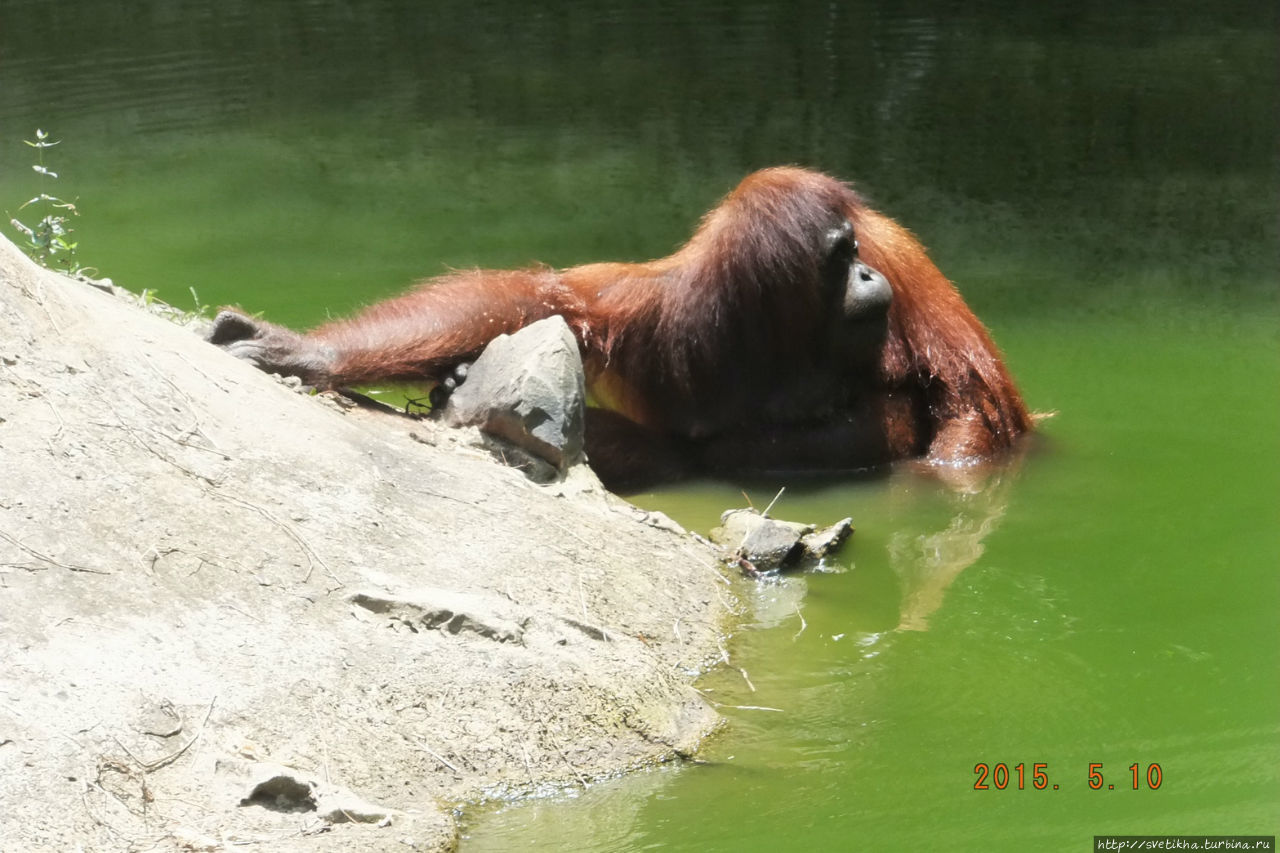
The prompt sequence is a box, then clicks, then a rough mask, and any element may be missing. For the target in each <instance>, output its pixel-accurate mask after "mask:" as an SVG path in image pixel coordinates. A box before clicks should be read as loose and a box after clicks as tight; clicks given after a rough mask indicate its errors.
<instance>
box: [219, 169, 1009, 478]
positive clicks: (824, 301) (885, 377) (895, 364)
mask: <svg viewBox="0 0 1280 853" xmlns="http://www.w3.org/2000/svg"><path fill="white" fill-rule="evenodd" d="M844 220H847V221H848V222H849V223H851V224H852V226H853V234H854V236H855V237H856V239H857V241H858V244H859V247H860V248H859V258H860V259H861V260H862V261H863V262H865V263H866V264H867V265H869V266H871V267H874V268H875V269H877V270H879V271H880V272H881V273H882V274H883V275H884V276H885V277H886V278H887V279H888V281H889V283H890V285H891V288H892V304H891V306H890V308H889V313H888V318H887V330H886V331H885V334H884V340H883V343H877V347H878V348H877V350H876V351H875V353H874V354H873V357H872V358H870V359H864V360H858V359H851V358H845V357H844V356H843V355H842V354H841V352H842V350H841V348H840V347H839V346H833V345H832V343H831V341H832V337H833V334H837V335H838V334H839V332H836V333H833V332H832V329H833V328H836V327H835V326H833V320H832V319H831V317H830V316H829V315H831V313H832V311H833V308H832V305H831V302H830V297H829V296H828V295H824V294H825V291H824V290H823V287H824V284H823V281H824V279H823V272H822V270H823V263H824V258H823V256H822V242H821V238H822V235H823V234H824V233H826V232H828V231H829V230H830V229H831V228H832V227H833V226H835V225H837V224H839V223H840V222H842V221H844ZM554 314H559V315H562V316H563V317H564V318H565V320H566V321H567V322H568V323H569V326H570V328H572V329H573V331H574V333H575V335H576V336H577V338H578V341H579V343H580V345H581V349H582V353H583V357H584V364H585V366H586V369H587V375H588V384H589V389H590V390H591V392H592V393H593V395H594V396H595V398H596V399H597V400H598V401H599V402H600V403H601V404H602V406H603V407H605V408H607V409H610V410H612V411H613V412H616V413H618V414H620V415H622V416H623V418H625V423H626V424H628V425H634V426H635V427H636V432H635V433H634V435H639V436H643V439H644V440H643V442H641V443H644V442H648V443H650V444H652V443H654V442H656V443H658V444H661V445H662V447H663V448H664V452H666V453H667V454H668V455H674V456H677V457H680V456H683V457H686V458H688V459H689V461H690V462H691V463H692V464H693V465H694V466H695V467H696V466H697V465H703V466H705V467H710V468H712V469H715V470H723V469H725V468H730V469H732V468H735V467H740V468H752V467H757V468H758V467H789V466H790V464H791V463H796V464H798V465H799V466H800V467H822V466H825V465H830V466H832V467H847V466H862V465H871V464H876V463H879V462H883V461H888V460H891V459H895V458H903V457H908V456H917V455H924V456H926V457H927V458H928V459H929V460H931V461H934V462H938V463H944V464H955V463H964V462H966V461H969V460H974V459H979V458H983V457H986V456H989V455H991V454H993V453H995V452H997V451H999V450H1001V449H1002V448H1005V447H1008V446H1009V445H1010V444H1011V443H1012V442H1013V441H1014V439H1015V438H1016V437H1017V436H1018V435H1020V434H1021V433H1023V432H1025V431H1027V430H1028V429H1030V426H1031V421H1030V418H1029V416H1028V413H1027V410H1026V408H1025V406H1024V405H1023V402H1022V399H1021V397H1020V396H1019V393H1018V391H1017V388H1016V387H1015V385H1014V383H1013V380H1012V378H1011V377H1010V375H1009V373H1008V371H1007V370H1006V368H1005V366H1004V364H1003V362H1002V359H1001V356H1000V353H999V352H998V351H997V349H996V347H995V345H994V344H993V343H992V341H991V338H990V336H989V335H988V334H987V331H986V329H985V328H984V327H983V326H982V324H981V323H980V322H979V321H978V319H977V318H976V317H975V316H974V315H973V313H972V312H971V311H970V310H969V308H968V307H967V306H966V305H965V303H964V301H963V300H962V299H961V297H960V295H959V293H958V292H957V291H956V289H955V287H954V286H953V285H952V284H951V282H949V281H948V280H947V279H946V278H945V277H944V276H943V275H942V273H941V272H940V271H939V270H938V269H937V267H936V266H934V264H933V262H932V261H930V259H929V257H928V255H927V254H926V253H925V250H924V248H923V247H922V246H921V245H920V243H919V242H918V241H917V240H916V239H915V238H914V237H913V236H912V235H911V233H910V232H909V231H907V230H906V229H905V228H903V227H901V226H900V225H898V224H897V223H896V222H894V221H893V220H892V219H890V218H888V217H887V216H884V215H883V214H880V213H878V212H876V211H875V210H873V209H871V208H870V207H868V206H867V205H866V204H865V203H864V202H863V201H862V199H861V198H860V197H859V196H858V195H857V194H856V193H855V192H854V191H853V190H852V189H851V188H850V187H848V186H847V185H846V184H844V183H842V182H840V181H837V180H835V179H833V178H831V177H828V176H826V175H823V174H820V173H817V172H813V171H809V170H805V169H800V168H794V167H782V168H774V169H765V170H762V171H760V172H756V173H754V174H752V175H750V176H748V177H747V178H746V179H745V180H744V181H743V182H742V183H741V184H740V185H739V186H738V187H737V188H736V189H734V190H733V192H731V193H730V194H729V195H728V196H726V197H725V199H724V200H723V201H722V202H721V203H720V204H719V205H718V206H717V207H716V208H715V209H713V210H712V211H711V212H710V213H708V214H707V215H706V216H705V217H704V218H703V220H702V223H701V225H700V226H699V228H698V229H697V231H696V232H695V233H694V235H693V237H692V238H691V239H690V240H689V242H688V243H687V244H686V245H684V246H683V247H682V248H680V249H679V250H677V251H676V252H675V253H674V254H672V255H670V256H669V257H666V258H662V259H659V260H655V261H651V262H648V263H639V264H627V263H603V264H589V265H586V266H580V267H572V268H569V269H564V270H553V269H549V268H536V269H529V270H519V271H508V272H499V271H486V270H473V271H464V272H456V273H451V274H449V275H446V276H443V277H441V278H437V279H434V280H432V281H429V282H426V283H425V284H424V285H422V286H421V287H419V288H418V289H415V290H413V291H411V292H409V293H407V294H405V295H403V296H400V297H398V298H396V299H392V300H389V301H386V302H383V303H380V304H377V305H374V306H372V307H370V308H369V309H367V310H366V311H364V312H363V313H361V314H359V315H358V316H356V317H355V318H354V319H351V320H342V321H337V322H334V323H330V324H328V325H325V326H322V327H320V328H318V329H316V330H315V331H313V332H311V333H310V334H308V335H306V336H298V335H295V334H294V333H291V332H288V331H287V330H283V329H280V328H279V327H274V326H271V325H270V324H265V323H258V322H257V321H246V322H251V323H252V328H251V331H252V333H253V338H254V340H255V341H258V342H259V349H258V350H257V351H255V352H251V353H247V354H246V353H245V352H241V353H240V354H242V355H245V356H246V357H249V358H251V359H253V360H255V361H257V362H258V363H259V365H260V366H262V367H264V369H272V370H281V371H282V372H292V373H296V374H298V375H302V376H303V377H304V378H305V379H308V380H309V381H312V382H315V383H317V384H321V385H327V386H335V387H336V386H347V385H362V384H372V383H377V382H383V381H388V380H423V379H428V380H430V379H438V378H440V377H441V376H442V375H444V374H445V373H447V372H448V371H449V370H451V369H452V368H453V367H454V366H456V365H457V364H459V363H460V362H464V361H469V360H471V359H473V358H475V357H476V356H477V355H478V354H479V352H480V351H481V350H482V349H483V348H484V346H485V345H486V344H487V343H488V342H489V341H490V340H492V339H493V338H494V337H495V336H497V335H498V334H502V333H510V332H513V331H515V330H517V329H519V328H521V327H523V326H525V325H527V324H529V323H531V322H533V321H535V320H538V319H541V318H544V317H548V316H551V315H554ZM241 319H244V318H241ZM855 343H856V342H855ZM273 347H274V348H273ZM228 348H229V349H232V350H233V351H235V350H234V348H233V347H228ZM264 349H265V350H270V351H269V352H266V353H265V354H264ZM602 421H603V422H606V423H614V424H615V425H616V424H617V423H618V422H620V421H622V419H620V418H616V417H614V418H605V419H602ZM590 433H591V424H590V423H589V425H588V447H589V449H590V448H592V443H591V438H592V436H591V434H590ZM624 441H625V439H624ZM596 447H597V448H598V449H597V450H591V453H592V455H593V457H598V455H599V454H601V453H604V454H608V455H619V454H620V453H625V452H626V451H625V450H619V448H618V446H617V442H613V443H612V444H609V443H605V442H597V443H596ZM735 456H737V457H739V458H737V460H736V462H735ZM744 456H745V457H755V458H756V462H753V458H741V457H744ZM597 461H603V462H604V463H605V464H606V465H607V464H608V463H609V460H600V459H598V458H593V462H597ZM758 462H762V463H763V464H757V463H758Z"/></svg>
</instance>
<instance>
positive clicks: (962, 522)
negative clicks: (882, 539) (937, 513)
mask: <svg viewBox="0 0 1280 853" xmlns="http://www.w3.org/2000/svg"><path fill="white" fill-rule="evenodd" d="M1032 440H1034V437H1032V436H1028V437H1027V438H1026V439H1024V440H1023V441H1022V443H1021V444H1020V445H1019V446H1018V447H1016V448H1014V450H1013V451H1012V452H1011V453H1010V454H1009V455H1008V456H1007V458H1004V459H1001V460H999V461H998V462H995V463H991V464H987V465H975V466H971V467H967V468H958V469H950V470H943V471H940V472H938V473H939V474H940V475H941V476H940V479H942V480H943V482H944V483H945V484H946V485H947V486H948V487H949V488H950V490H951V495H950V501H949V502H950V504H951V505H952V511H953V512H954V515H953V516H952V517H951V520H950V522H949V523H948V524H947V526H946V527H944V528H942V529H940V530H934V531H931V532H930V531H926V532H921V531H917V530H913V529H901V530H896V531H894V532H893V534H892V535H891V536H890V538H889V564H890V566H891V567H892V568H893V572H894V574H895V575H897V577H898V582H899V583H900V584H901V588H902V603H901V607H900V610H901V619H900V621H899V622H898V627H899V628H900V629H902V630H905V631H923V630H925V629H926V628H928V626H929V617H930V616H931V615H932V614H933V613H934V612H935V611H936V610H937V609H938V608H939V607H941V606H942V599H943V595H944V594H945V593H946V591H947V588H948V587H950V586H951V584H952V583H953V582H954V581H955V579H956V578H957V577H958V576H959V575H960V573H961V572H962V571H964V570H965V569H966V568H967V567H969V566H971V565H973V564H974V563H975V562H977V560H978V558H979V557H981V556H982V553H983V551H984V550H985V549H986V548H985V546H984V545H983V540H984V539H986V537H987V536H988V535H989V534H990V533H991V532H992V531H994V530H995V529H996V527H998V526H999V524H1000V520H1001V519H1002V518H1003V517H1004V513H1005V509H1006V507H1007V506H1008V503H1009V493H1010V490H1011V489H1012V486H1013V483H1014V481H1015V480H1016V479H1017V477H1018V472H1019V471H1020V469H1021V467H1022V460H1023V459H1024V458H1025V456H1026V453H1027V446H1028V444H1029V443H1030V441H1032ZM904 473H905V472H904ZM913 473H914V472H912V473H907V474H906V475H907V476H913ZM901 476H903V475H902V474H899V475H898V477H899V479H900V478H901ZM891 488H892V486H891Z"/></svg>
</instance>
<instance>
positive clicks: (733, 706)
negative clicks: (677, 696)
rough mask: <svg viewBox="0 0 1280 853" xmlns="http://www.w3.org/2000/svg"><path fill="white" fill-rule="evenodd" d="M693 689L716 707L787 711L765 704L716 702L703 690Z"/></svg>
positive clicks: (783, 712) (738, 709)
mask: <svg viewBox="0 0 1280 853" xmlns="http://www.w3.org/2000/svg"><path fill="white" fill-rule="evenodd" d="M693 690H694V692H695V693H698V694H700V695H701V696H702V698H703V699H706V700H707V701H708V702H710V703H711V704H712V705H715V706H716V707H717V708H730V709H732V710H735V711H774V712H776V713H779V714H785V713H787V712H786V711H784V710H782V709H781V708H770V707H768V706H767V705H726V704H725V703H724V702H717V701H716V700H715V699H712V698H711V697H710V696H708V695H707V694H706V693H705V692H703V691H701V690H699V689H698V688H696V687H694V688H693Z"/></svg>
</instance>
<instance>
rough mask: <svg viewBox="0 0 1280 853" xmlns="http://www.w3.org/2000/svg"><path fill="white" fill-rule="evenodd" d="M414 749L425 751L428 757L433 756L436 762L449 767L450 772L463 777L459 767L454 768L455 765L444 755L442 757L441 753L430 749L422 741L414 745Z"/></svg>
mask: <svg viewBox="0 0 1280 853" xmlns="http://www.w3.org/2000/svg"><path fill="white" fill-rule="evenodd" d="M413 747H414V748H415V749H420V750H422V751H423V752H425V753H426V754H427V755H430V756H431V757H432V758H434V759H435V760H436V761H439V762H440V763H441V764H443V765H444V766H445V767H448V768H449V769H450V770H452V771H453V772H454V773H457V774H458V775H459V776H461V775H462V771H461V770H459V769H458V768H457V767H455V766H454V765H453V764H452V763H451V762H450V761H449V760H448V759H446V758H445V757H444V756H443V755H441V754H440V753H438V752H436V751H435V750H434V749H432V748H431V747H429V746H427V745H426V744H425V743H423V742H422V740H421V739H419V740H418V742H417V743H415V744H413Z"/></svg>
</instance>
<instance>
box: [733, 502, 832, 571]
mask: <svg viewBox="0 0 1280 853" xmlns="http://www.w3.org/2000/svg"><path fill="white" fill-rule="evenodd" d="M852 532H853V524H852V520H851V519H848V518H845V519H842V520H841V521H838V522H836V523H835V524H833V525H831V526H830V527H825V528H823V529H822V530H816V531H815V528H814V525H812V524H800V523H798V522H794V521H779V520H777V519H773V518H768V517H767V516H763V515H761V514H760V513H759V512H757V511H756V510H754V509H731V510H727V511H725V513H724V514H722V515H721V516H720V526H719V527H716V528H714V529H712V531H711V541H712V542H714V543H715V544H717V545H719V546H720V547H722V548H724V549H725V550H726V551H729V552H730V553H731V554H733V555H735V556H740V557H742V558H743V559H745V560H747V561H748V562H750V563H751V564H752V565H753V566H755V568H756V569H758V570H760V571H769V570H771V569H779V568H785V567H790V566H795V565H799V564H802V563H804V562H808V561H817V560H819V559H821V558H822V557H825V556H826V555H827V554H829V553H831V552H832V551H834V550H835V549H836V548H837V547H839V546H840V545H841V544H842V543H843V542H844V540H845V539H847V538H848V537H849V534H850V533H852Z"/></svg>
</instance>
